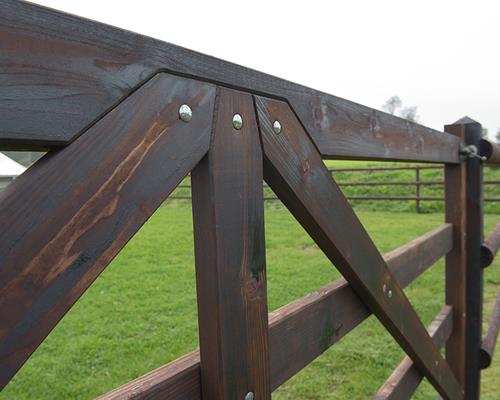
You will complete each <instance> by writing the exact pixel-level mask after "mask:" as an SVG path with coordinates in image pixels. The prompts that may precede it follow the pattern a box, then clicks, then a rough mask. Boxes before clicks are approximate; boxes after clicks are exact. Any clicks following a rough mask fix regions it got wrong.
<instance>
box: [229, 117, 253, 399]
mask: <svg viewBox="0 0 500 400" xmlns="http://www.w3.org/2000/svg"><path fill="white" fill-rule="evenodd" d="M233 126H234V129H238V130H240V129H241V127H242V126H243V118H241V115H240V114H234V115H233ZM252 395H253V394H252ZM245 399H246V398H245Z"/></svg>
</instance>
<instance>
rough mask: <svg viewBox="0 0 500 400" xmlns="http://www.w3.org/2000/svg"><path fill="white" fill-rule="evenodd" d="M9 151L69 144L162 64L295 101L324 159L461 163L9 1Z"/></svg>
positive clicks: (413, 136)
mask: <svg viewBox="0 0 500 400" xmlns="http://www.w3.org/2000/svg"><path fill="white" fill-rule="evenodd" d="M0 48H1V49H2V51H1V52H0V121H1V123H0V148H13V147H17V148H20V147H22V148H38V147H52V146H59V145H65V144H67V143H68V142H70V141H71V140H73V139H74V138H75V137H77V136H78V134H79V133H80V132H82V131H83V130H85V128H86V127H87V126H89V125H90V124H91V123H92V122H93V121H95V120H96V119H97V118H98V117H99V116H100V115H102V114H103V113H105V112H106V111H107V110H109V109H110V108H111V107H113V106H114V105H115V104H117V103H118V102H119V101H120V100H121V99H122V98H123V97H124V96H126V95H127V94H128V93H130V92H131V91H132V90H133V89H134V88H135V87H137V86H138V85H140V84H141V82H143V81H144V80H145V79H147V78H148V77H149V76H152V75H153V74H154V73H156V72H157V71H159V70H168V71H173V72H176V73H178V74H183V75H188V76H191V77H197V78H199V79H201V80H205V81H209V82H217V83H219V84H220V85H223V86H228V87H232V88H238V89H240V90H245V91H249V92H252V93H257V94H267V95H269V96H271V97H277V98H285V99H287V100H288V102H289V103H290V104H291V105H292V107H293V108H294V110H295V112H296V113H297V115H298V117H299V118H300V120H301V121H302V123H303V124H304V126H305V127H306V128H307V130H308V132H309V133H310V135H311V137H312V139H313V141H314V142H315V143H316V145H317V146H318V148H319V149H320V152H321V153H322V154H323V156H324V157H333V158H349V159H351V158H352V159H384V160H415V161H417V160H418V161H428V162H450V163H457V162H458V140H456V138H454V137H452V136H450V135H446V134H443V133H441V132H437V131H434V130H432V129H430V128H426V127H423V126H421V125H418V124H415V123H412V122H409V121H406V120H403V119H401V118H398V117H395V116H392V115H389V114H385V113H383V112H380V111H377V110H374V109H371V108H368V107H365V106H362V105H359V104H356V103H353V102H350V101H347V100H344V99H341V98H338V97H335V96H331V95H327V94H325V93H322V92H319V91H316V90H313V89H309V88H307V87H304V86H300V85H297V84H294V83H291V82H288V81H285V80H283V79H278V78H275V77H272V76H270V75H266V74H263V73H260V72H257V71H254V70H251V69H248V68H244V67H241V66H238V65H235V64H232V63H229V62H225V61H222V60H219V59H216V58H213V57H209V56H205V55H203V54H200V53H197V52H194V51H189V50H186V49H183V48H181V47H178V46H174V45H172V44H169V43H164V42H161V41H158V40H154V39H151V38H147V37H144V36H141V35H138V34H135V33H132V32H128V31H123V30H120V29H117V28H113V27H110V26H107V25H103V24H100V23H97V22H93V21H89V20H86V19H83V18H79V17H75V16H72V15H67V14H63V13H60V12H57V11H54V10H50V9H46V8H44V7H40V6H38V5H34V4H28V3H22V2H19V1H15V0H3V1H2V2H0Z"/></svg>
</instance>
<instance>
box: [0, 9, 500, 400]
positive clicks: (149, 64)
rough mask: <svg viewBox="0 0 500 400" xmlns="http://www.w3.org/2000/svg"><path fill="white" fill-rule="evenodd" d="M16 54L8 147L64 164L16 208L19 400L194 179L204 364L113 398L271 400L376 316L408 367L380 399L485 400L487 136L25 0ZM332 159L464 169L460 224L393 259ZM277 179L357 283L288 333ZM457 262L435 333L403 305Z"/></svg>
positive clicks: (293, 311) (454, 210) (31, 173)
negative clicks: (56, 334) (271, 261)
mask: <svg viewBox="0 0 500 400" xmlns="http://www.w3.org/2000/svg"><path fill="white" fill-rule="evenodd" d="M0 44H1V46H0V48H1V52H0V70H1V74H0V90H1V91H0V148H1V149H9V150H13V149H24V150H39V149H43V150H48V151H49V152H48V154H47V155H46V156H44V157H43V158H42V159H41V160H39V161H38V162H37V163H35V165H33V166H32V167H31V168H30V169H29V170H28V171H27V172H26V173H25V174H23V175H22V176H20V177H19V178H18V179H17V180H15V181H14V182H13V183H12V184H11V185H9V186H8V188H7V189H6V190H5V191H3V192H2V193H1V194H0V226H1V227H2V229H1V231H0V384H1V386H2V387H4V386H5V385H6V384H7V383H8V382H9V381H10V380H11V379H12V377H13V376H14V375H15V373H16V372H17V371H18V370H19V369H20V368H21V366H22V365H23V364H24V362H26V360H27V359H28V358H29V357H30V355H31V354H32V353H33V351H34V350H35V349H36V348H37V347H38V345H39V344H40V343H41V342H42V341H43V340H44V338H45V337H46V336H47V335H48V334H49V332H50V331H51V330H52V329H53V328H54V326H55V325H56V324H57V323H58V322H59V321H60V319H61V318H62V317H63V316H64V314H65V313H66V312H67V311H68V310H69V309H70V308H71V306H72V305H73V304H74V303H75V302H76V301H77V299H78V298H79V297H80V296H81V295H82V293H83V292H84V291H85V290H86V289H87V288H88V287H89V286H90V285H91V284H92V282H93V281H94V280H95V279H96V278H97V277H98V276H99V274H100V273H101V272H102V271H103V269H104V268H105V267H106V266H107V265H108V264H109V263H110V262H111V260H112V259H113V258H114V257H115V256H116V254H117V253H118V252H119V251H120V250H121V249H122V248H123V246H124V245H125V244H126V243H127V242H128V241H129V240H130V238H131V237H132V236H133V235H134V234H135V233H136V232H137V231H138V229H139V228H140V227H141V226H142V225H143V224H144V222H145V221H146V220H147V219H148V218H149V217H150V216H151V215H152V213H153V212H154V211H155V210H156V209H157V208H158V207H159V206H160V204H161V203H162V202H163V201H164V200H165V199H166V198H167V197H168V196H169V194H170V193H171V192H172V191H173V190H174V189H175V188H176V186H177V185H178V184H179V183H180V182H181V181H182V179H183V178H184V177H185V176H186V175H187V174H188V173H190V172H191V173H192V184H193V213H194V236H195V256H196V277H197V294H198V311H199V312H198V315H199V327H200V350H199V351H195V352H193V353H190V354H188V355H186V356H184V357H183V358H181V359H179V360H176V361H174V362H172V363H170V364H168V365H166V366H164V367H161V368H159V369H157V370H155V371H153V372H151V373H150V374H148V375H146V376H144V377H140V378H138V379H136V380H134V381H132V382H130V383H129V384H126V385H124V386H122V387H120V388H118V389H116V390H114V391H112V392H110V393H108V394H105V395H103V396H102V397H101V398H102V399H108V400H109V399H122V398H134V399H157V398H158V399H159V398H164V399H205V400H215V399H242V400H243V399H245V400H252V399H255V400H265V399H270V398H271V392H272V390H274V389H276V388H277V387H278V386H279V385H281V384H282V383H283V382H284V381H286V380H287V379H289V378H290V377H291V376H292V375H294V374H295V373H296V372H298V371H299V370H300V369H302V368H304V367H305V366H306V365H308V364H309V363H310V362H311V361H312V360H313V359H314V358H316V357H317V356H319V355H320V354H321V353H322V352H324V351H325V350H326V349H327V348H328V347H330V346H331V345H333V344H334V343H336V342H337V341H339V340H340V339H341V338H342V337H343V336H345V335H346V334H347V333H349V332H350V331H351V330H353V329H354V328H355V327H356V326H357V325H359V324H360V323H361V322H362V321H363V320H365V319H366V318H367V317H368V316H369V315H371V314H372V313H373V314H375V315H376V317H377V318H378V319H379V320H380V322H381V323H382V324H383V325H384V327H385V328H386V329H387V330H388V331H389V332H390V333H391V334H392V336H393V337H394V339H395V340H396V341H397V342H398V343H399V344H400V345H401V347H402V348H403V349H404V350H405V352H406V353H407V355H408V358H406V359H405V360H403V362H402V363H401V365H400V366H399V367H398V368H397V370H396V371H395V373H394V374H393V375H392V376H391V377H390V378H389V380H388V381H387V382H386V383H385V384H384V385H383V386H382V387H381V389H380V391H379V393H377V394H376V396H375V397H376V398H378V399H382V398H395V399H403V398H409V397H410V396H411V395H412V393H413V392H414V390H415V389H416V387H417V386H418V384H419V382H420V381H421V380H422V378H423V377H426V378H427V379H428V380H429V381H430V382H431V383H432V385H433V386H434V387H435V389H436V390H437V392H439V394H440V395H441V396H442V397H443V398H445V399H448V400H454V399H477V398H479V383H480V379H479V378H480V368H481V367H485V366H487V365H488V364H489V362H488V359H489V360H490V361H491V356H492V354H493V351H494V348H495V342H496V338H497V336H498V326H499V324H500V322H499V320H500V318H499V317H498V315H499V313H500V312H499V311H498V309H499V307H500V306H499V302H497V306H496V309H495V311H494V315H493V318H492V323H491V325H490V329H489V330H488V334H487V335H486V337H485V340H484V342H482V340H481V321H482V271H483V268H484V267H485V266H486V264H488V263H491V260H492V259H493V257H494V255H495V254H496V251H497V249H498V246H499V244H500V239H499V238H500V229H499V230H496V231H495V232H494V233H493V234H492V236H491V237H490V238H489V239H488V240H487V241H486V242H485V243H484V245H482V242H483V241H482V218H483V213H482V162H483V161H484V160H482V159H481V158H482V157H484V158H485V159H487V158H489V159H490V160H491V161H492V162H499V161H500V160H499V158H500V157H498V154H500V153H499V152H498V148H497V147H496V146H495V145H493V144H491V143H488V142H484V141H483V142H481V138H480V132H481V126H480V124H478V123H477V122H475V121H472V120H470V119H467V118H466V119H462V120H460V121H457V122H456V123H455V124H452V125H448V126H446V127H445V132H439V131H435V130H432V129H429V128H426V127H423V126H420V125H418V124H415V123H412V122H409V121H406V120H403V119H400V118H397V117H394V116H392V115H388V114H385V113H382V112H379V111H376V110H373V109H370V108H367V107H364V106H361V105H359V104H355V103H352V102H350V101H347V100H343V99H340V98H338V97H334V96H331V95H327V94H324V93H321V92H317V91H314V90H312V89H309V88H306V87H303V86H300V85H296V84H293V83H290V82H287V81H284V80H281V79H278V78H274V77H271V76H268V75H265V74H262V73H259V72H256V71H252V70H249V69H246V68H243V67H240V66H237V65H234V64H230V63H227V62H224V61H221V60H217V59H215V58H211V57H208V56H204V55H201V54H199V53H195V52H192V51H189V50H186V49H183V48H180V47H177V46H174V45H171V44H168V43H163V42H159V41H157V40H153V39H150V38H147V37H143V36H140V35H137V34H134V33H131V32H125V31H122V30H119V29H116V28H112V27H109V26H105V25H102V24H98V23H95V22H92V21H88V20H85V19H81V18H78V17H74V16H70V15H66V14H62V13H59V12H56V11H53V10H49V9H46V8H43V7H39V6H35V5H32V4H27V3H23V2H18V1H13V0H2V1H0ZM323 159H367V160H396V161H419V162H429V163H440V164H444V165H445V171H446V182H445V187H446V190H445V191H446V221H445V223H444V224H443V225H442V226H441V227H439V228H437V229H435V230H433V231H431V232H429V233H427V234H426V235H424V236H422V237H420V238H418V239H416V240H414V241H412V242H410V243H408V244H407V245H405V246H403V247H401V248H399V249H397V250H395V251H393V252H391V253H389V254H386V255H385V256H382V255H381V254H380V253H379V252H378V250H377V248H376V247H375V245H374V244H373V242H372V240H371V239H370V237H369V235H368V234H367V232H366V231H365V229H364V228H363V226H362V224H361V223H360V221H359V220H358V218H357V217H356V215H355V214H354V212H353V210H352V209H351V207H350V206H349V204H348V202H347V200H346V199H345V197H344V196H343V194H342V192H341V191H340V189H339V187H338V185H337V183H336V182H335V180H334V179H333V178H332V176H331V174H330V173H329V171H328V170H327V169H326V167H325V165H324V163H323V161H322V160H323ZM263 179H264V180H265V181H266V182H267V184H268V185H269V186H270V187H271V188H272V189H273V190H274V192H275V193H276V194H277V195H278V197H279V198H280V200H281V201H282V202H283V203H284V204H285V205H286V207H287V208H288V209H289V210H290V211H291V213H292V214H293V215H294V216H295V218H296V219H297V220H298V221H299V222H300V223H301V225H302V226H303V227H304V228H305V230H306V231H307V232H308V233H309V235H310V236H311V237H312V238H313V240H314V241H315V242H316V243H317V244H318V246H319V247H320V248H321V250H322V251H323V252H324V253H325V255H326V256H327V257H328V258H329V259H330V260H331V262H332V264H333V265H335V267H336V268H338V270H339V271H340V272H341V273H342V275H343V276H344V278H345V279H340V280H338V281H335V282H332V283H331V284H330V285H327V286H325V287H323V288H321V289H319V290H318V291H317V292H315V294H314V295H313V296H307V297H305V298H303V299H299V300H297V301H295V302H293V303H290V304H288V305H286V306H284V307H283V308H281V309H279V310H277V311H275V312H274V313H272V314H270V315H268V306H267V288H266V260H265V245H264V240H265V239H264V210H263V190H262V180H263ZM7 228H8V229H7ZM443 256H446V304H445V305H443V309H442V311H441V312H440V313H439V314H438V315H437V316H436V319H435V321H434V322H433V323H432V324H431V326H430V327H429V328H428V329H426V328H425V327H424V325H423V324H422V322H421V321H420V319H419V318H418V316H417V314H416V312H415V310H414V309H413V307H412V306H411V304H410V303H409V301H408V299H407V297H406V295H405V293H404V291H403V288H404V287H405V286H406V285H408V284H409V283H410V282H412V281H413V280H415V279H416V278H417V277H418V276H419V275H420V274H421V273H423V272H424V271H425V270H426V269H427V268H428V267H430V266H431V265H432V264H433V263H434V262H436V261H437V260H438V259H439V258H441V257H443ZM442 346H446V358H445V357H443V356H442V355H441V353H440V348H441V347H442Z"/></svg>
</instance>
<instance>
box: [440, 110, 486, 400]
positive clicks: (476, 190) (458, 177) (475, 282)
mask: <svg viewBox="0 0 500 400" xmlns="http://www.w3.org/2000/svg"><path fill="white" fill-rule="evenodd" d="M445 130H446V132H449V133H450V134H452V135H455V136H456V137H457V138H459V139H460V141H461V142H462V143H463V144H465V145H475V146H476V147H479V144H480V141H481V125H480V124H479V123H477V122H475V121H473V120H471V119H470V118H467V117H465V118H462V119H461V120H460V121H457V122H456V123H454V124H452V125H446V126H445ZM444 172H445V174H444V177H445V214H446V222H448V223H451V224H453V227H454V236H455V237H454V238H453V251H451V252H450V253H448V255H447V256H446V304H448V305H450V306H452V307H453V324H454V326H453V332H452V334H451V336H450V339H449V340H448V342H447V343H446V358H447V360H448V361H449V364H450V366H451V368H452V370H453V372H454V373H455V375H456V377H457V379H458V381H459V382H460V384H461V385H462V387H464V389H465V397H466V399H467V400H477V399H479V396H480V369H479V349H480V346H481V323H482V301H483V300H482V297H483V295H482V285H483V275H482V274H483V269H482V267H481V244H482V242H483V199H482V196H483V194H482V189H481V182H482V180H483V177H482V164H481V162H480V161H479V160H478V159H477V158H472V159H468V160H466V161H464V162H462V163H461V164H459V165H446V166H445V171H444Z"/></svg>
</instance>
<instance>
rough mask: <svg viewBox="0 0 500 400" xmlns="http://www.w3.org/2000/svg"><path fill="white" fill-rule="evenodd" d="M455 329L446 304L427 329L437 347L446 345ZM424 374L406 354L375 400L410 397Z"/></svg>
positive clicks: (451, 315) (400, 399)
mask: <svg viewBox="0 0 500 400" xmlns="http://www.w3.org/2000/svg"><path fill="white" fill-rule="evenodd" d="M452 329H453V314H452V308H451V307H450V306H444V307H443V309H442V310H441V312H440V313H439V314H438V315H437V317H436V318H435V319H434V321H432V323H431V325H430V326H429V328H428V329H427V331H428V332H429V335H430V336H431V338H432V340H433V342H434V344H435V345H436V347H437V348H441V347H443V346H444V344H445V343H446V341H447V340H448V338H449V337H450V334H451V331H452ZM423 378H424V376H423V375H422V374H421V373H420V371H419V370H418V368H416V366H415V365H414V364H413V362H412V360H411V358H410V357H408V356H406V357H405V358H404V359H403V361H401V364H399V366H398V367H397V368H396V370H395V371H394V372H393V373H392V374H391V376H390V377H389V378H388V379H387V381H385V383H384V384H383V385H382V387H381V388H380V389H379V391H378V392H377V394H376V395H375V396H374V397H373V399H374V400H404V399H410V398H411V396H412V395H413V393H415V390H417V387H418V385H419V384H420V382H421V381H422V379H423Z"/></svg>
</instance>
